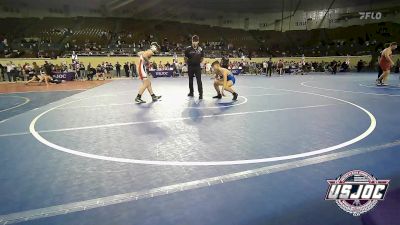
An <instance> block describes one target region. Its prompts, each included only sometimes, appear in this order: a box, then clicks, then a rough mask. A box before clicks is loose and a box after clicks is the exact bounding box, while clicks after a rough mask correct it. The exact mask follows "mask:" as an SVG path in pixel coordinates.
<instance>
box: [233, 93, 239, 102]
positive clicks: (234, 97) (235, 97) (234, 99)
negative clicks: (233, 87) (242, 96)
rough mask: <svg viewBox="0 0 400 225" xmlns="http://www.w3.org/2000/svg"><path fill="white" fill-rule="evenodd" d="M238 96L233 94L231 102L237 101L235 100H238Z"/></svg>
mask: <svg viewBox="0 0 400 225" xmlns="http://www.w3.org/2000/svg"><path fill="white" fill-rule="evenodd" d="M238 96H239V95H238V94H237V93H236V92H235V93H233V98H232V100H233V101H237V98H238Z"/></svg>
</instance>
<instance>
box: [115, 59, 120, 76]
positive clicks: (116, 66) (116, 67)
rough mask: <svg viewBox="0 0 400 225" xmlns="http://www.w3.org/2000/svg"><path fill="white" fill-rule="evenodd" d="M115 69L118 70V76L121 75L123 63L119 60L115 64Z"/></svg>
mask: <svg viewBox="0 0 400 225" xmlns="http://www.w3.org/2000/svg"><path fill="white" fill-rule="evenodd" d="M115 70H116V71H117V77H121V64H119V62H117V64H115Z"/></svg>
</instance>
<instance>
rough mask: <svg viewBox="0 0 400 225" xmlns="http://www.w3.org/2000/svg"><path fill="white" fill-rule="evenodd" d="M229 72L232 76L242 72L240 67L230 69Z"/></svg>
mask: <svg viewBox="0 0 400 225" xmlns="http://www.w3.org/2000/svg"><path fill="white" fill-rule="evenodd" d="M231 72H232V74H233V75H234V76H237V75H239V74H241V73H242V69H231Z"/></svg>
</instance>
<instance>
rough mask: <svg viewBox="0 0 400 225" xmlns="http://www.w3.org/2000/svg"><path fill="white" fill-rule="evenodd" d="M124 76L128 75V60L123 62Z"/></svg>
mask: <svg viewBox="0 0 400 225" xmlns="http://www.w3.org/2000/svg"><path fill="white" fill-rule="evenodd" d="M124 70H125V76H126V77H129V65H128V62H126V63H125V64H124Z"/></svg>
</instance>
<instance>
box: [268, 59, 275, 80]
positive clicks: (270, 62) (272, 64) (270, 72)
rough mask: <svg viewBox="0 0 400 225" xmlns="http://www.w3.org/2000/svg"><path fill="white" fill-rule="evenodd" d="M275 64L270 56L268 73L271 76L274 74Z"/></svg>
mask: <svg viewBox="0 0 400 225" xmlns="http://www.w3.org/2000/svg"><path fill="white" fill-rule="evenodd" d="M273 66H274V63H273V62H272V58H269V60H268V62H267V75H268V76H271V75H272V67H273Z"/></svg>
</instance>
